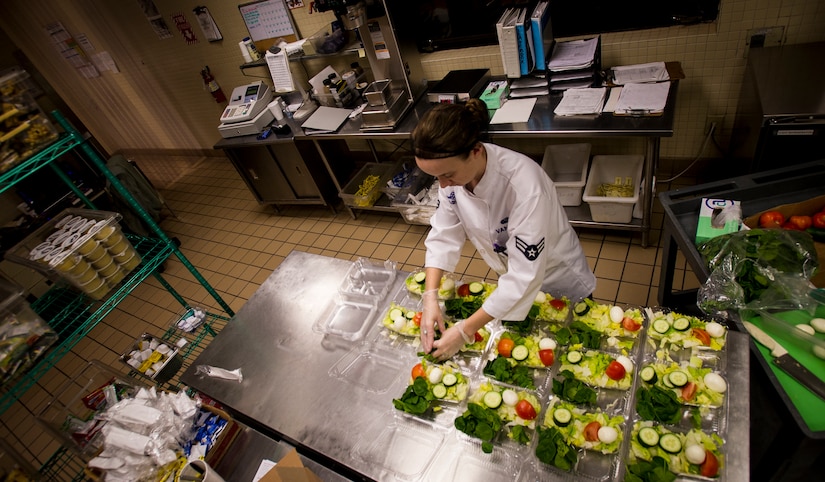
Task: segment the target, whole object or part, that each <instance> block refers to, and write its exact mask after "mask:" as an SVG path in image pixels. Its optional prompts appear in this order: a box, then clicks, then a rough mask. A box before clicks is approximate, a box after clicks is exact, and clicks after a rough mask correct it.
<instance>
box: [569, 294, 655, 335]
mask: <svg viewBox="0 0 825 482" xmlns="http://www.w3.org/2000/svg"><path fill="white" fill-rule="evenodd" d="M573 320H576V321H581V322H583V323H584V324H586V325H588V326H590V327H591V328H593V329H594V330H596V331H599V332H601V333H604V334H605V335H607V336H612V337H617V336H619V337H629V338H637V337H638V336H639V334H640V333H641V329H642V326H643V325H644V320H645V318H644V315H643V314H642V311H641V310H640V309H639V308H628V309H622V307H620V306H611V305H604V304H601V303H597V302H595V301H593V300H591V299H590V298H585V299H583V300H581V301H580V302H578V303H576V304H575V305H574V306H573Z"/></svg>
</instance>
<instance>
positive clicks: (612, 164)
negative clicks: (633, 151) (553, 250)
mask: <svg viewBox="0 0 825 482" xmlns="http://www.w3.org/2000/svg"><path fill="white" fill-rule="evenodd" d="M643 166H644V157H643V156H628V155H625V156H593V163H592V165H591V167H590V175H589V176H588V177H587V184H586V185H585V187H584V194H583V195H582V200H583V201H584V202H586V203H587V204H588V205H589V206H590V215H591V217H592V218H593V221H596V222H606V223H629V222H631V221H632V220H633V205H634V204H636V203H637V202H638V201H639V183H641V181H642V167H643ZM617 178H618V179H621V181H622V182H624V181H625V180H626V179H627V178H631V180H632V183H633V193H634V195H633V196H628V197H612V196H599V195H598V189H599V186H601V185H602V184H613V183H615V182H616V180H617Z"/></svg>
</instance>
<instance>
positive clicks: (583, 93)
mask: <svg viewBox="0 0 825 482" xmlns="http://www.w3.org/2000/svg"><path fill="white" fill-rule="evenodd" d="M606 95H607V88H605V87H599V88H596V89H568V90H565V91H564V95H563V96H562V99H561V102H559V105H557V106H556V109H555V110H554V111H553V113H554V114H556V115H563V116H568V115H592V114H600V113H601V112H602V106H604V99H605V96H606Z"/></svg>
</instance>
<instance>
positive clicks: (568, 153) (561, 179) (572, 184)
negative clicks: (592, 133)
mask: <svg viewBox="0 0 825 482" xmlns="http://www.w3.org/2000/svg"><path fill="white" fill-rule="evenodd" d="M589 162H590V144H588V143H583V144H560V145H555V146H547V148H546V149H545V150H544V159H542V161H541V167H543V168H544V171H545V172H546V173H547V175H548V176H550V179H552V180H553V184H555V185H556V192H557V193H558V195H559V201H561V205H562V206H579V205H581V203H582V190H583V189H584V185H585V183H586V181H587V165H588V164H589Z"/></svg>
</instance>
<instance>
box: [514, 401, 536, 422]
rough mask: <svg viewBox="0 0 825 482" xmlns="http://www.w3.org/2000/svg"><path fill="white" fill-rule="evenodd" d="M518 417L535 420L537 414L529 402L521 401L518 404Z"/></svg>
mask: <svg viewBox="0 0 825 482" xmlns="http://www.w3.org/2000/svg"><path fill="white" fill-rule="evenodd" d="M516 415H518V416H519V417H521V418H523V419H524V420H535V418H536V416H537V414H536V409H535V408H533V404H531V403H530V402H528V401H527V400H519V401H518V403H517V404H516Z"/></svg>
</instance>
